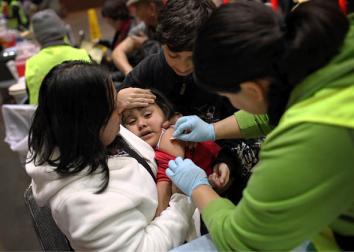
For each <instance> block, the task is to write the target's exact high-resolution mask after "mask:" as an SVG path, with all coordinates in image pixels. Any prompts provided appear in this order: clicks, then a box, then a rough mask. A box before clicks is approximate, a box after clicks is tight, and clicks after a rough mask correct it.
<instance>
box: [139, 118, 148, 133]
mask: <svg viewBox="0 0 354 252" xmlns="http://www.w3.org/2000/svg"><path fill="white" fill-rule="evenodd" d="M145 127H146V120H145V119H143V118H142V119H139V120H138V128H139V130H142V129H143V128H145Z"/></svg>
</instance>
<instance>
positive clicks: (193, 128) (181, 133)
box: [173, 116, 215, 142]
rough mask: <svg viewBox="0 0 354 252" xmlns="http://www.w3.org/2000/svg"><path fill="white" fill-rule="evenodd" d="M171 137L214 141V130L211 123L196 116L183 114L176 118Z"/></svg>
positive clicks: (196, 140)
mask: <svg viewBox="0 0 354 252" xmlns="http://www.w3.org/2000/svg"><path fill="white" fill-rule="evenodd" d="M173 137H174V138H176V139H179V140H182V141H187V142H203V141H209V140H211V141H214V140H215V130H214V126H213V124H208V123H206V122H204V121H203V120H202V119H200V118H199V117H198V116H184V117H182V118H179V119H178V120H177V122H176V125H175V132H174V133H173Z"/></svg>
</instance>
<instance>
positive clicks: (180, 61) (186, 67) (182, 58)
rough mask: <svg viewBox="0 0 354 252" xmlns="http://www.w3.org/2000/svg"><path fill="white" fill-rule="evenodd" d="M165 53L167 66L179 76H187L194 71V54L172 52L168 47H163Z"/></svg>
mask: <svg viewBox="0 0 354 252" xmlns="http://www.w3.org/2000/svg"><path fill="white" fill-rule="evenodd" d="M163 53H164V55H165V58H166V62H167V64H168V65H169V66H170V67H171V68H172V69H173V71H174V72H175V73H176V74H177V75H179V76H187V75H189V74H191V73H192V72H193V71H194V65H193V60H192V57H193V52H190V51H183V52H178V53H176V52H172V51H171V50H170V49H169V48H168V47H167V46H166V45H164V46H163Z"/></svg>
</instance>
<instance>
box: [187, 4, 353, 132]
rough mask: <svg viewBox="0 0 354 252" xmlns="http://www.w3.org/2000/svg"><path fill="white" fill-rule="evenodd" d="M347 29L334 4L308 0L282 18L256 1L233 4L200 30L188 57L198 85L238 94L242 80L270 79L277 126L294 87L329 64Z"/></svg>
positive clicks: (272, 118)
mask: <svg viewBox="0 0 354 252" xmlns="http://www.w3.org/2000/svg"><path fill="white" fill-rule="evenodd" d="M348 28H349V23H348V20H347V18H346V16H345V15H344V14H343V13H342V12H341V11H340V9H339V7H338V4H337V1H336V0H325V1H324V0H310V1H308V2H304V3H302V4H300V5H299V6H297V7H296V8H295V9H293V10H292V11H290V12H289V13H288V14H287V15H286V16H285V17H281V16H280V15H279V14H277V13H275V12H274V11H273V10H272V9H271V8H269V7H268V6H265V5H264V4H262V3H259V2H258V1H251V0H236V1H235V3H233V4H228V5H224V6H222V7H220V8H219V9H217V10H216V11H215V12H214V13H213V14H212V15H211V17H210V18H209V20H208V21H207V22H206V23H205V24H204V25H203V27H202V28H201V29H200V32H199V34H198V38H197V41H196V46H195V49H194V55H193V60H194V65H195V77H196V79H197V83H199V85H202V86H203V87H205V88H207V89H209V90H213V91H224V92H238V91H240V83H242V82H245V81H257V80H260V79H265V80H269V81H270V83H271V85H270V87H269V92H268V115H269V118H270V123H271V124H273V125H276V124H277V123H278V121H279V119H280V117H281V116H282V114H283V113H284V111H285V109H286V106H287V102H288V99H289V96H290V93H291V91H292V90H293V88H294V87H295V85H297V84H298V83H299V82H301V81H302V80H303V79H305V78H306V77H307V76H308V75H309V74H311V73H313V72H314V71H316V70H317V69H319V68H321V67H323V66H325V65H326V64H327V63H329V61H330V60H331V59H332V58H333V57H334V55H336V54H337V53H338V51H339V50H340V47H341V45H342V43H343V40H344V38H345V36H346V33H347V31H348Z"/></svg>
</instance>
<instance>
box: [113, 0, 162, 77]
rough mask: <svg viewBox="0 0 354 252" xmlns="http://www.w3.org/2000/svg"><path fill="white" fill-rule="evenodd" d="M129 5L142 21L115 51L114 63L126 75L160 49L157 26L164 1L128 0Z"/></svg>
mask: <svg viewBox="0 0 354 252" xmlns="http://www.w3.org/2000/svg"><path fill="white" fill-rule="evenodd" d="M127 6H128V7H129V8H132V9H133V11H134V13H135V15H136V18H137V19H139V20H140V21H142V23H140V24H139V25H137V26H136V27H135V28H134V29H132V30H131V31H130V32H129V34H128V37H127V38H126V39H124V40H123V41H122V43H120V44H119V45H118V46H117V47H116V48H115V49H114V51H113V54H112V57H113V61H114V64H115V65H116V67H117V68H118V69H119V70H120V71H121V72H122V73H123V74H124V75H127V74H128V73H129V72H130V71H131V70H132V69H133V66H135V65H136V64H138V63H139V62H140V61H141V60H142V59H143V58H145V57H147V56H149V55H151V54H154V53H157V52H158V51H159V50H160V44H159V42H157V40H156V26H157V22H158V17H159V14H160V11H161V10H162V8H163V6H164V1H163V0H128V2H127ZM131 56H133V57H131ZM131 59H133V60H131Z"/></svg>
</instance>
